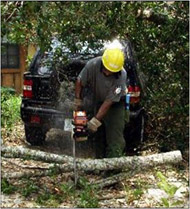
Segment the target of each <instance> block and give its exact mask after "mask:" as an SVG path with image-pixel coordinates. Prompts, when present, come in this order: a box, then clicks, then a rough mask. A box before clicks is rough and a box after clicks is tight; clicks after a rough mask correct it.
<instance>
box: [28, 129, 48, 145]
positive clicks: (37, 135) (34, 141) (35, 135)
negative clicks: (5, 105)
mask: <svg viewBox="0 0 190 209" xmlns="http://www.w3.org/2000/svg"><path fill="white" fill-rule="evenodd" d="M25 135H26V141H27V142H29V143H30V144H31V145H42V144H43V142H44V141H45V137H46V132H45V131H44V130H43V129H42V128H39V127H33V126H26V125H25Z"/></svg>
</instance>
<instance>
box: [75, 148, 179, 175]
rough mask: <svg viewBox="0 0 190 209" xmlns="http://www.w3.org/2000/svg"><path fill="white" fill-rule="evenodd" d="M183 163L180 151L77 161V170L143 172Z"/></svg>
mask: <svg viewBox="0 0 190 209" xmlns="http://www.w3.org/2000/svg"><path fill="white" fill-rule="evenodd" d="M181 161H182V155H181V152H180V151H179V150H177V151H171V152H166V153H159V154H153V155H148V156H129V157H119V158H104V159H94V160H91V159H86V160H80V161H77V169H78V170H83V171H95V170H102V171H103V170H114V169H124V170H126V169H127V170H136V171H141V170H142V169H146V168H149V167H154V166H157V165H163V164H177V163H179V162H181Z"/></svg>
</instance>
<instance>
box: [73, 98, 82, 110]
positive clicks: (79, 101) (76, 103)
mask: <svg viewBox="0 0 190 209" xmlns="http://www.w3.org/2000/svg"><path fill="white" fill-rule="evenodd" d="M81 107H82V99H77V98H75V99H74V110H80V108H81Z"/></svg>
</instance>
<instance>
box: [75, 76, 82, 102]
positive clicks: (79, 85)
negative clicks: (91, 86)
mask: <svg viewBox="0 0 190 209" xmlns="http://www.w3.org/2000/svg"><path fill="white" fill-rule="evenodd" d="M82 88H83V86H82V82H81V79H80V78H78V79H77V81H76V83H75V98H77V99H81V92H82Z"/></svg>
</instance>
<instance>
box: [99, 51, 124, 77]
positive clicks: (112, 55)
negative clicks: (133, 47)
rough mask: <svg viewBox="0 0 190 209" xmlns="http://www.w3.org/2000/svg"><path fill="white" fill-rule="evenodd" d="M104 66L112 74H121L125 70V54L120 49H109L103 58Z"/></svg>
mask: <svg viewBox="0 0 190 209" xmlns="http://www.w3.org/2000/svg"><path fill="white" fill-rule="evenodd" d="M102 62H103V65H104V66H105V67H106V69H107V70H109V71H111V72H114V73H116V72H119V71H120V70H122V68H123V64H124V53H123V52H122V50H121V49H119V48H108V49H106V50H105V51H104V54H103V56H102Z"/></svg>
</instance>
